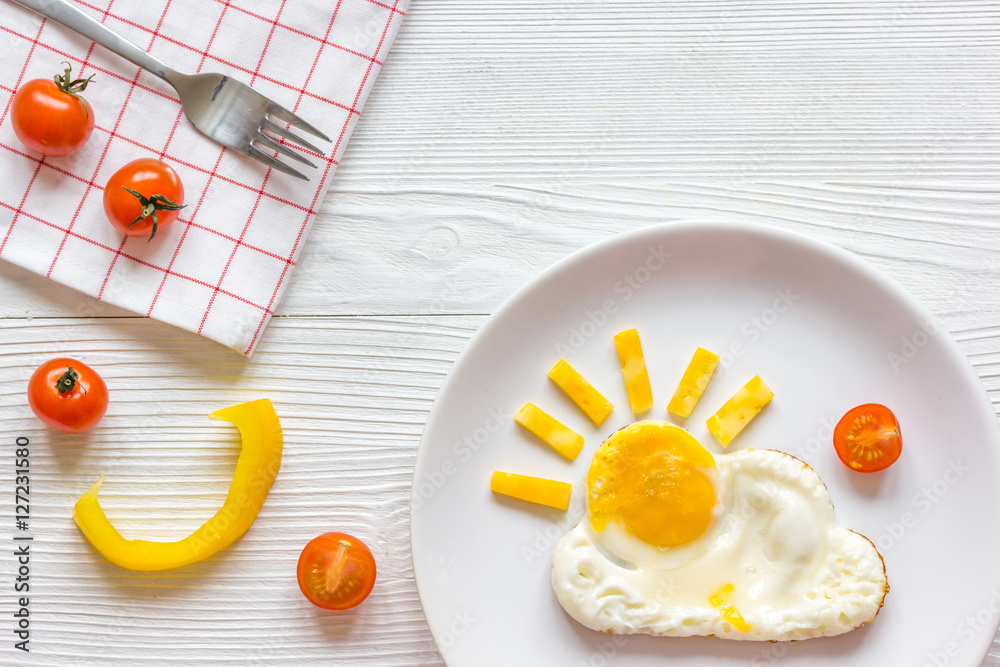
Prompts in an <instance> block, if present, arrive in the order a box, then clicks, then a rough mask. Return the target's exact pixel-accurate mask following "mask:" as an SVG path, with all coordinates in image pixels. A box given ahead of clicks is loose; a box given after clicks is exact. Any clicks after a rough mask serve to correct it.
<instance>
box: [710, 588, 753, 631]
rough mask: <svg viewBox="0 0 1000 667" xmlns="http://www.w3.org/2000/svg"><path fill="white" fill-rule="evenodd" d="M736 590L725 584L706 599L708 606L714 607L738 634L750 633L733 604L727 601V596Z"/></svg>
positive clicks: (747, 625) (748, 626)
mask: <svg viewBox="0 0 1000 667" xmlns="http://www.w3.org/2000/svg"><path fill="white" fill-rule="evenodd" d="M734 590H736V588H735V587H734V586H733V585H732V584H725V585H723V586H722V588H720V589H719V590H717V591H715V592H714V593H712V596H711V597H710V598H708V602H709V604H711V605H712V606H713V607H715V608H716V609H717V610H718V612H719V613H720V614H722V618H724V619H726V620H727V621H729V623H730V624H731V625H732V626H733V627H734V628H736V629H737V630H739V631H740V632H750V624H749V623H747V622H746V620H744V618H743V616H742V615H740V612H738V611H736V607H734V606H733V603H732V602H730V601H729V596H730V595H732V594H733V591H734Z"/></svg>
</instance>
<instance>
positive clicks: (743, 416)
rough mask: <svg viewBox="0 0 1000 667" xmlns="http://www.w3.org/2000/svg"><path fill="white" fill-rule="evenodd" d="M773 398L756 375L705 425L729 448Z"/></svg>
mask: <svg viewBox="0 0 1000 667" xmlns="http://www.w3.org/2000/svg"><path fill="white" fill-rule="evenodd" d="M772 398H774V393H773V392H772V391H771V389H770V388H769V387H768V386H767V385H766V384H764V381H763V380H761V379H760V376H759V375H755V376H754V377H753V379H751V380H750V381H749V382H747V383H746V384H745V385H744V386H743V388H742V389H740V390H739V391H738V392H736V394H735V395H734V396H733V397H732V398H730V399H729V400H728V401H726V404H725V405H723V406H722V407H721V408H719V411H718V412H716V413H715V414H714V415H712V416H711V417H709V418H708V421H707V422H705V424H706V425H707V426H708V431H709V433H711V434H712V435H714V436H715V437H716V438H718V439H719V442H721V443H722V444H723V446H728V445H729V443H730V442H732V441H733V438H735V437H736V436H737V435H738V434H739V432H740V431H742V430H743V429H744V427H746V425H747V424H749V423H750V420H751V419H753V418H754V417H756V416H757V413H758V412H760V411H761V408H763V407H764V406H765V405H767V403H768V401H770V400H771V399H772Z"/></svg>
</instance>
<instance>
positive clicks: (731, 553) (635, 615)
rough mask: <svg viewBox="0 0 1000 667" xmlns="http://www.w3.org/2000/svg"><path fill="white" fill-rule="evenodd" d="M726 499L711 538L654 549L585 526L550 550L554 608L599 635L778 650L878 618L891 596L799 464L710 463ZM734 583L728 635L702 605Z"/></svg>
mask: <svg viewBox="0 0 1000 667" xmlns="http://www.w3.org/2000/svg"><path fill="white" fill-rule="evenodd" d="M715 459H716V465H717V467H718V471H719V483H720V486H721V487H722V489H723V490H724V492H723V493H722V494H720V502H719V504H718V505H717V507H716V515H715V516H714V518H713V520H712V523H711V524H710V526H709V528H708V530H707V531H706V533H705V534H703V535H702V536H701V537H700V538H698V539H697V540H695V541H694V542H692V543H690V544H686V545H683V546H681V547H674V548H670V549H659V548H656V547H653V546H651V545H649V544H646V543H645V542H643V541H642V540H639V539H638V538H636V537H633V536H632V535H630V534H629V533H628V532H627V531H626V530H624V529H623V528H622V527H621V526H620V525H619V524H618V523H616V522H614V521H612V522H611V523H609V524H608V526H607V527H606V528H605V529H604V530H602V531H601V532H600V533H596V532H595V531H594V530H593V528H592V526H591V525H590V521H589V519H588V518H587V517H584V519H583V520H581V522H580V523H579V524H578V525H577V526H576V527H575V528H573V529H571V530H570V531H569V532H568V533H567V534H566V535H564V536H563V538H562V539H561V540H560V542H559V543H558V544H557V545H556V549H555V553H554V555H553V560H552V587H553V590H554V591H555V594H556V597H557V598H558V600H559V603H560V604H561V605H562V606H563V608H564V609H565V610H566V611H567V612H568V613H569V614H570V616H572V617H573V618H574V619H576V620H577V621H579V622H580V623H582V624H583V625H585V626H587V627H589V628H592V629H594V630H599V631H602V632H613V633H619V634H635V633H644V634H652V635H665V636H692V635H715V636H717V637H724V638H727V639H738V640H771V641H786V640H793V639H807V638H810V637H820V636H831V635H838V634H842V633H844V632H848V631H850V630H853V629H855V628H857V627H859V626H861V625H864V624H865V623H868V622H870V621H871V620H872V619H874V618H875V615H876V614H877V613H878V611H879V609H880V608H881V606H882V602H883V598H884V597H885V594H886V592H888V589H889V586H888V582H887V580H886V574H885V566H884V564H883V561H882V558H881V556H880V555H879V553H878V551H877V550H876V549H875V546H874V545H873V544H872V543H871V542H870V541H869V540H868V539H866V538H865V537H863V536H861V535H859V534H857V533H854V532H853V531H850V530H847V529H845V528H841V527H838V526H837V525H836V523H835V521H834V513H833V503H832V501H831V499H830V494H829V492H828V490H827V488H826V486H825V485H824V484H823V482H822V480H820V478H819V476H818V475H817V474H816V473H815V471H813V470H812V468H810V467H809V466H807V465H806V464H805V463H803V462H802V461H800V460H798V459H796V458H794V457H792V456H789V455H787V454H785V453H783V452H778V451H774V450H756V449H746V450H742V451H738V452H734V453H731V454H722V455H716V456H715ZM725 584H732V585H733V587H734V590H733V593H732V595H731V596H730V598H729V601H730V602H731V604H732V605H733V606H734V607H735V609H736V610H737V611H738V612H739V613H740V615H741V616H742V617H743V619H744V620H745V621H746V622H747V623H748V624H749V625H750V629H749V631H747V632H744V631H742V630H739V629H737V628H736V627H734V626H733V625H732V624H731V623H729V622H728V621H727V620H726V619H725V618H724V617H723V615H722V614H721V613H720V612H719V611H718V610H716V609H715V608H714V607H713V606H712V605H711V604H710V603H709V599H710V597H711V595H712V594H713V593H714V592H716V591H717V590H719V589H720V588H721V587H722V586H723V585H725Z"/></svg>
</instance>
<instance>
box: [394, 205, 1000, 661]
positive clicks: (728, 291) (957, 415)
mask: <svg viewBox="0 0 1000 667" xmlns="http://www.w3.org/2000/svg"><path fill="white" fill-rule="evenodd" d="M633 327H635V328H637V329H638V331H639V335H640V337H641V339H642V346H643V351H644V353H645V357H646V363H647V367H648V369H649V376H650V380H651V383H652V387H653V399H654V407H653V409H652V410H651V411H650V412H649V413H647V414H646V415H643V417H644V418H651V419H666V418H667V412H666V404H667V402H668V400H669V398H670V396H671V395H672V394H673V391H674V389H675V388H676V386H677V382H678V380H679V379H680V376H681V374H682V373H683V371H684V369H685V367H686V366H687V363H688V361H690V359H691V355H692V353H693V352H694V350H695V348H696V347H698V346H702V347H705V348H707V349H709V350H712V351H714V352H717V353H719V354H721V355H722V361H721V362H720V365H719V368H718V370H717V371H716V374H715V376H714V377H713V379H712V382H711V384H710V385H709V387H708V389H707V391H706V392H705V394H704V396H703V397H702V399H701V402H700V403H699V404H698V406H697V408H696V409H695V411H694V413H693V414H692V415H691V417H690V418H689V419H688V420H687V421H686V424H685V426H686V427H687V428H688V429H689V430H690V431H691V432H692V433H693V434H694V436H695V437H696V438H698V439H699V440H700V441H701V442H702V443H703V444H705V445H706V446H708V447H709V448H711V449H712V451H714V452H721V451H722V449H721V447H719V446H718V443H717V442H715V440H714V439H713V438H712V437H711V435H710V434H709V433H708V431H707V430H706V428H705V420H706V419H707V418H708V417H709V416H711V415H712V414H713V412H714V411H715V410H716V409H718V407H719V406H721V405H722V404H723V403H724V402H725V401H726V400H727V399H728V398H729V397H730V396H731V395H732V394H733V393H735V392H736V390H738V389H739V388H740V387H742V386H743V384H744V383H745V382H746V381H747V380H749V379H750V378H751V377H753V376H754V375H758V374H759V375H760V376H761V377H762V378H763V379H764V380H765V381H766V382H767V384H768V385H769V386H770V387H771V389H772V390H773V391H774V393H775V398H774V400H772V401H771V404H770V405H769V406H768V407H767V408H766V409H765V410H764V411H763V412H762V413H761V414H760V415H759V416H758V417H757V418H756V419H755V420H754V421H753V422H752V423H751V424H750V426H749V427H747V428H746V429H745V430H744V431H743V433H741V434H740V435H739V436H738V437H737V438H736V440H734V442H733V443H732V445H731V446H730V449H731V450H734V449H740V448H746V447H758V448H774V449H780V450H783V451H786V452H788V453H790V454H793V455H795V456H798V457H799V458H801V459H803V460H805V461H806V462H807V463H809V464H810V465H811V466H812V467H813V468H815V469H816V471H817V472H818V473H819V475H820V477H822V479H823V480H824V481H825V482H826V484H827V486H828V487H829V489H830V493H831V495H832V497H833V502H834V504H835V506H836V514H837V521H838V523H839V524H840V525H842V526H845V527H848V528H852V529H854V530H856V531H858V532H860V533H862V534H864V535H866V536H867V537H869V538H870V539H871V540H872V541H873V542H874V543H875V544H876V545H877V546H878V548H879V551H880V552H881V553H882V555H883V557H884V558H885V563H886V568H887V572H888V577H889V583H890V586H891V588H892V590H891V591H890V593H889V594H888V596H887V597H886V600H885V606H884V608H883V609H882V611H881V612H880V613H879V615H878V617H877V618H876V619H875V621H874V622H873V623H871V624H870V625H868V626H865V627H863V628H861V629H859V630H855V631H854V632H850V633H848V634H846V635H842V636H839V637H830V638H821V639H810V640H807V641H800V642H794V643H776V644H773V643H767V642H762V643H761V642H740V641H726V640H722V639H717V638H714V637H704V638H703V637H688V638H666V637H649V636H644V635H636V636H618V635H606V634H601V633H597V632H593V631H591V630H588V629H587V628H585V627H583V626H581V625H579V624H578V623H576V622H575V621H574V620H573V619H572V618H570V617H569V616H568V615H567V614H566V613H565V612H564V611H563V610H562V608H561V607H560V606H559V603H558V602H557V601H556V598H555V595H554V594H553V592H552V589H551V587H550V584H549V566H550V561H551V556H552V551H553V548H554V545H555V542H556V541H557V540H558V538H559V537H560V536H561V535H562V534H563V533H564V532H565V531H566V530H568V529H569V528H570V527H572V526H573V525H575V524H576V523H577V522H578V521H579V519H580V517H581V515H582V511H583V510H582V507H583V501H582V490H583V489H582V486H583V485H582V482H583V478H584V476H585V474H586V471H587V468H588V466H589V464H590V458H591V456H592V455H593V453H594V451H595V450H596V448H597V447H598V446H599V445H600V444H601V442H602V441H603V440H604V439H605V438H606V437H607V436H608V435H610V434H611V433H612V432H614V431H615V430H617V429H619V428H621V427H622V426H624V425H626V424H629V423H631V422H633V421H635V419H634V418H633V416H632V414H631V411H630V410H629V404H628V400H627V397H626V394H625V387H624V383H623V380H622V376H621V371H620V366H619V362H618V358H617V353H616V350H615V346H614V340H613V337H614V334H615V333H617V332H619V331H622V330H624V329H629V328H633ZM561 357H565V358H566V360H567V361H569V363H570V364H571V365H572V366H573V367H575V368H576V369H577V370H578V371H579V372H580V373H581V374H582V375H583V376H584V377H585V378H587V379H588V380H589V381H590V382H591V383H592V384H593V385H594V386H595V387H596V388H597V389H598V390H600V391H601V392H602V393H603V394H605V395H606V396H607V397H608V398H609V400H611V402H612V403H614V404H615V409H614V411H613V412H612V413H611V416H610V417H609V418H608V419H607V421H605V422H604V424H603V425H601V426H600V427H594V426H593V424H591V423H590V422H589V421H588V420H587V418H586V417H585V416H584V415H583V414H582V413H581V412H580V411H579V410H578V409H577V408H576V407H575V406H574V405H573V404H572V403H571V402H570V401H569V400H568V399H567V398H566V397H565V396H564V395H563V394H562V393H561V392H560V391H559V389H558V388H557V387H555V385H554V384H553V383H552V382H551V381H550V380H548V378H547V377H546V373H547V372H548V370H549V369H550V368H551V367H552V366H553V364H554V363H555V362H556V361H558V360H559V359H560V358H561ZM527 402H532V403H535V404H536V405H538V406H539V407H541V408H542V409H543V410H546V411H547V412H549V413H550V414H552V415H553V416H554V417H556V419H558V420H560V421H562V422H563V423H564V424H566V425H567V426H569V427H571V428H572V429H574V430H576V431H577V432H578V433H581V434H583V435H584V438H585V440H586V445H585V446H584V449H583V451H582V452H581V454H580V456H578V457H577V459H576V460H575V461H574V462H572V463H570V462H568V461H567V460H566V459H564V458H562V457H561V456H560V455H558V454H557V453H556V452H555V451H554V450H551V449H550V448H548V447H547V446H545V445H544V444H542V443H540V442H538V441H537V440H535V439H534V437H533V436H532V435H531V434H530V433H528V432H526V431H525V430H524V429H523V428H521V427H520V426H519V425H517V424H516V423H515V422H514V421H513V415H514V414H516V412H517V411H518V410H519V409H520V408H521V406H523V405H524V404H525V403H527ZM869 402H875V403H883V404H885V405H888V406H890V407H891V408H892V410H893V411H894V412H895V414H896V416H897V417H898V419H899V422H900V425H901V431H902V434H903V441H904V450H903V454H902V456H901V458H900V459H899V461H897V462H896V463H895V465H893V466H892V467H891V468H889V469H888V470H886V471H884V472H881V473H878V474H873V475H862V474H858V473H854V472H851V471H849V470H848V469H847V468H845V467H844V466H843V464H841V463H840V461H839V460H838V459H837V456H836V454H835V452H834V450H833V445H832V442H831V431H832V428H833V426H834V425H835V424H836V422H837V421H838V420H839V419H840V417H841V416H842V415H843V414H844V413H845V412H846V411H847V410H848V409H850V408H852V407H854V406H855V405H858V404H860V403H869ZM494 470H502V471H506V472H516V473H521V474H526V475H532V476H537V477H546V478H551V479H557V480H563V481H568V482H571V483H573V484H574V497H573V503H572V505H571V509H570V511H569V512H568V513H563V512H558V511H555V510H548V509H546V508H544V507H539V506H533V505H529V504H528V503H524V502H521V501H516V500H509V499H504V498H503V497H499V496H496V495H494V494H493V493H492V492H491V491H490V477H491V475H492V473H493V471H494ZM998 480H1000V428H998V425H997V417H996V414H995V413H994V411H993V407H992V405H991V403H990V401H989V399H988V397H987V395H986V392H985V391H984V390H983V386H982V384H981V383H980V381H979V379H978V378H977V377H976V375H975V374H974V373H973V371H972V368H971V367H970V366H969V363H968V362H967V361H966V359H965V357H964V356H963V355H962V354H961V352H960V351H959V349H958V347H957V346H956V344H955V343H954V341H953V340H952V339H951V338H950V337H949V336H948V334H947V333H945V332H944V331H941V330H940V329H939V328H938V325H937V323H936V322H935V321H934V320H933V319H932V318H931V316H930V314H929V313H928V312H927V311H926V310H924V308H923V307H922V306H920V305H919V304H918V303H916V301H915V300H914V299H913V298H912V297H911V296H909V295H908V294H907V293H906V292H904V291H903V290H902V289H901V288H900V287H899V286H898V285H896V284H895V283H893V282H891V281H890V280H889V279H888V278H886V277H885V276H884V275H882V274H881V273H878V272H877V271H875V270H874V269H873V268H871V267H870V266H868V265H867V264H865V263H864V262H862V261H861V260H859V259H858V258H856V257H854V256H853V255H851V254H849V253H847V252H845V251H843V250H840V249H838V248H835V247H832V246H828V245H824V244H820V243H817V242H814V241H811V240H808V239H806V238H804V237H800V236H798V235H793V234H789V233H786V232H779V231H775V230H770V229H764V228H758V227H751V226H746V225H740V226H736V225H721V224H671V225H663V226H656V227H651V228H647V229H643V230H639V231H637V232H634V233H629V234H624V235H621V236H616V237H614V238H612V239H609V240H608V241H606V242H603V243H599V244H597V245H595V246H592V247H590V248H587V249H585V250H583V251H581V252H579V253H577V254H575V255H573V256H571V257H569V258H568V259H566V260H565V261H563V262H560V263H559V264H557V265H556V266H554V267H553V268H551V269H550V270H548V271H546V272H545V273H543V274H542V275H541V276H539V277H538V278H537V279H536V280H534V281H533V282H532V283H531V284H529V285H528V286H527V287H525V288H523V289H522V290H520V291H519V292H518V293H517V294H515V295H514V296H513V297H511V298H510V299H509V300H508V301H507V302H506V303H505V304H504V305H503V306H502V307H501V308H500V309H498V310H497V312H496V313H495V314H494V315H493V316H492V317H491V318H490V319H489V321H488V322H487V323H486V324H485V325H484V326H483V328H482V329H481V330H480V331H479V332H478V333H477V334H476V336H475V338H474V339H473V340H472V342H471V343H470V344H469V346H468V348H467V349H466V350H465V352H464V353H463V354H462V355H461V357H460V358H459V360H458V361H457V362H456V363H455V366H454V368H453V369H452V371H451V374H450V375H449V376H448V378H447V380H446V382H445V384H444V386H443V387H442V389H441V392H440V394H439V396H438V398H437V401H436V403H435V404H434V407H433V409H432V411H431V414H430V417H429V419H428V421H427V426H426V429H425V431H424V436H423V440H422V441H421V445H420V451H419V454H418V457H417V465H416V471H415V477H414V482H413V497H412V504H411V512H412V514H411V530H412V547H413V564H414V570H415V573H416V580H417V586H418V589H419V591H420V598H421V601H422V603H423V606H424V611H425V612H426V615H427V620H428V623H429V624H430V628H431V631H432V632H433V634H434V638H435V640H436V641H437V644H438V647H439V648H440V650H441V653H442V655H443V656H444V658H445V660H446V662H447V663H448V664H449V665H451V667H466V666H469V667H472V666H475V667H483V666H486V665H504V666H509V665H518V664H521V665H547V666H556V665H567V666H572V667H581V666H583V667H587V666H595V667H596V666H599V665H605V664H614V665H621V666H626V665H628V666H633V665H663V664H667V663H665V659H669V660H670V662H669V664H670V665H672V667H680V666H682V665H683V666H688V665H706V666H707V665H711V666H713V667H717V666H719V665H744V666H745V665H754V666H755V667H757V666H763V665H783V666H785V665H788V666H791V665H809V666H811V667H815V666H817V665H843V664H851V665H855V666H859V665H880V666H881V665H924V664H931V665H945V664H947V665H949V666H950V667H952V666H954V665H979V664H980V662H981V660H982V659H983V657H984V655H985V654H986V651H987V649H988V646H989V644H990V642H991V640H992V638H993V635H994V632H995V631H996V627H997V613H998V612H1000V522H998V519H997V515H996V508H997V507H1000V483H998Z"/></svg>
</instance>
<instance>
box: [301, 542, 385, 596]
mask: <svg viewBox="0 0 1000 667" xmlns="http://www.w3.org/2000/svg"><path fill="white" fill-rule="evenodd" d="M296 574H297V575H298V579H299V588H300V589H302V594H303V595H305V596H306V599H307V600H309V601H310V602H312V603H313V604H314V605H316V606H317V607H321V608H323V609H336V610H343V609H350V608H352V607H357V606H358V605H359V604H361V603H362V602H364V600H365V598H366V597H368V594H369V593H371V592H372V588H373V587H374V586H375V558H374V557H373V556H372V552H371V551H369V550H368V547H367V546H365V543H364V542H362V541H361V540H359V539H358V538H356V537H351V536H350V535H348V534H346V533H324V534H323V535H320V536H319V537H317V538H315V539H314V540H312V541H311V542H309V544H307V545H306V547H305V549H303V550H302V555H301V556H299V565H298V568H297V570H296Z"/></svg>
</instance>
